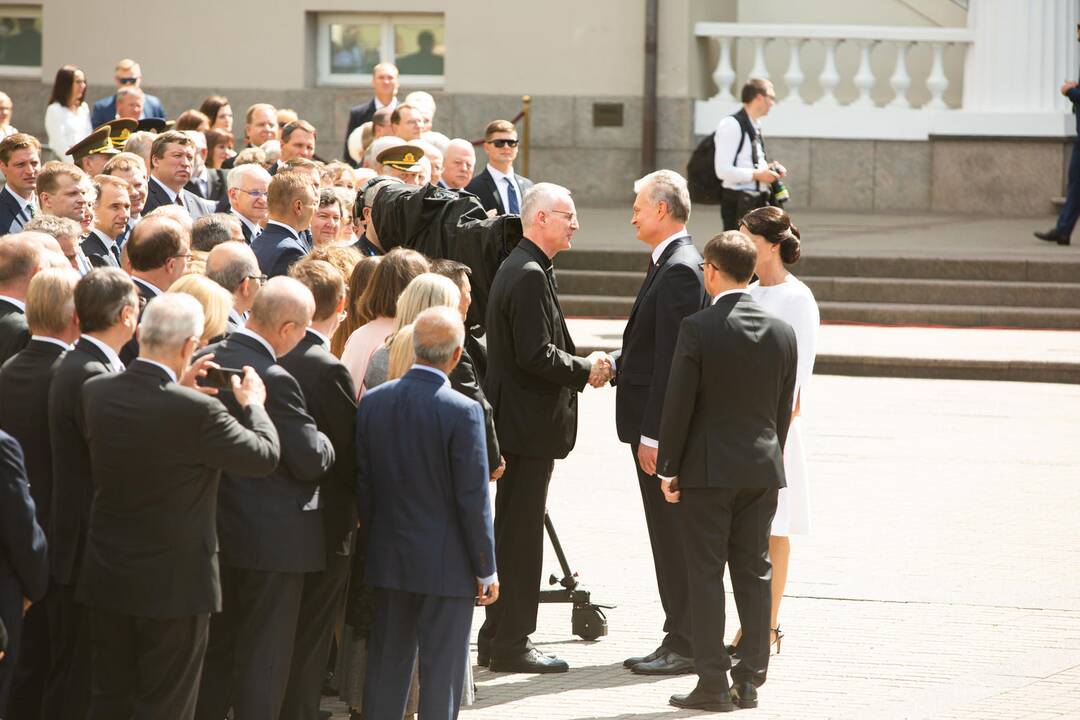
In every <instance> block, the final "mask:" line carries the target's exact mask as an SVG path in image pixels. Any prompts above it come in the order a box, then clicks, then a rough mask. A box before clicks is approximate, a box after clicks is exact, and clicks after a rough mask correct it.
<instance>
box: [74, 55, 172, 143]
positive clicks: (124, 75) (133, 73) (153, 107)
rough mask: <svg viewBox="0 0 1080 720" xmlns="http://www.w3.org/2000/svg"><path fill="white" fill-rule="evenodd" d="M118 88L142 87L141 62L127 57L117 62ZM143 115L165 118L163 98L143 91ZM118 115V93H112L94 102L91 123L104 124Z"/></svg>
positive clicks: (116, 77)
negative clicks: (160, 98)
mask: <svg viewBox="0 0 1080 720" xmlns="http://www.w3.org/2000/svg"><path fill="white" fill-rule="evenodd" d="M115 80H116V88H117V89H118V90H119V89H120V88H122V87H125V86H129V87H141V86H142V68H140V67H139V63H137V62H135V61H134V60H129V59H127V58H125V59H123V60H121V61H120V62H118V63H117V64H116V76H115ZM140 115H141V117H144V118H159V119H161V120H163V121H164V120H165V108H164V107H162V105H161V100H159V99H158V98H157V96H155V95H151V94H150V93H148V92H146V91H143V107H142V113H141V114H140ZM115 117H116V95H115V94H113V95H110V96H109V97H107V98H102V99H100V100H98V101H97V102H96V103H94V109H93V110H92V111H91V112H90V124H91V125H92V126H94V127H98V126H99V125H103V124H105V123H107V122H109V121H110V120H112V119H114V118H115Z"/></svg>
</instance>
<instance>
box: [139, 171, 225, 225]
mask: <svg viewBox="0 0 1080 720" xmlns="http://www.w3.org/2000/svg"><path fill="white" fill-rule="evenodd" d="M146 184H147V190H146V205H144V206H143V211H142V215H143V217H146V216H147V215H149V214H150V213H151V212H153V211H154V210H155V209H156V208H159V207H161V206H162V205H175V202H174V201H173V200H171V199H170V198H169V195H168V194H167V193H166V192H165V189H164V188H163V187H161V185H159V184H158V182H157V181H156V180H154V178H150V180H149V181H147V183H146ZM180 195H182V196H183V198H184V207H186V208H187V211H188V214H189V215H191V219H192V220H197V219H199V218H201V217H202V216H203V215H209V214H210V213H212V212H214V205H213V203H210V202H208V201H206V200H203V199H202V198H201V197H199V196H198V195H196V194H195V193H193V192H191V191H190V190H188V189H187V188H180Z"/></svg>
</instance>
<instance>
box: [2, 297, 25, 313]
mask: <svg viewBox="0 0 1080 720" xmlns="http://www.w3.org/2000/svg"><path fill="white" fill-rule="evenodd" d="M0 300H5V301H7V302H9V303H11V304H12V305H14V306H15V307H17V308H19V310H20V311H21V312H23V313H25V312H26V303H25V302H24V301H22V300H16V299H15V298H13V297H11V296H10V295H0Z"/></svg>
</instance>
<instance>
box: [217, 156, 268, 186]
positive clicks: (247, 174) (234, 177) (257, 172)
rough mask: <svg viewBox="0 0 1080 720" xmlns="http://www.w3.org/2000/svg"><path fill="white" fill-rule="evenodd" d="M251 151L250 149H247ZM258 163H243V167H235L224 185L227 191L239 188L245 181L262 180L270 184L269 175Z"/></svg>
mask: <svg viewBox="0 0 1080 720" xmlns="http://www.w3.org/2000/svg"><path fill="white" fill-rule="evenodd" d="M248 149H252V148H248ZM259 162H260V161H256V162H249V163H245V164H244V165H237V166H235V167H234V168H233V169H232V170H230V171H229V177H228V179H227V180H226V184H227V185H228V186H229V189H230V190H232V189H233V188H238V187H240V185H241V184H243V182H244V181H245V180H264V181H266V183H267V184H270V180H271V179H272V178H271V177H270V173H268V172H267V171H266V168H264V167H263V166H262V165H260V164H259Z"/></svg>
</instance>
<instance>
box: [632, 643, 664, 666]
mask: <svg viewBox="0 0 1080 720" xmlns="http://www.w3.org/2000/svg"><path fill="white" fill-rule="evenodd" d="M666 652H667V648H666V647H664V646H663V645H661V646H660V647H658V648H656V649H655V650H653V651H652V652H651V653H649V654H648V655H645V656H643V657H632V658H626V659H625V660H623V661H622V666H623V667H624V668H632V667H634V666H635V665H640V664H641V663H647V662H652V661H653V660H655V659H656V658H658V657H660V656H661V655H663V654H664V653H666Z"/></svg>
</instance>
